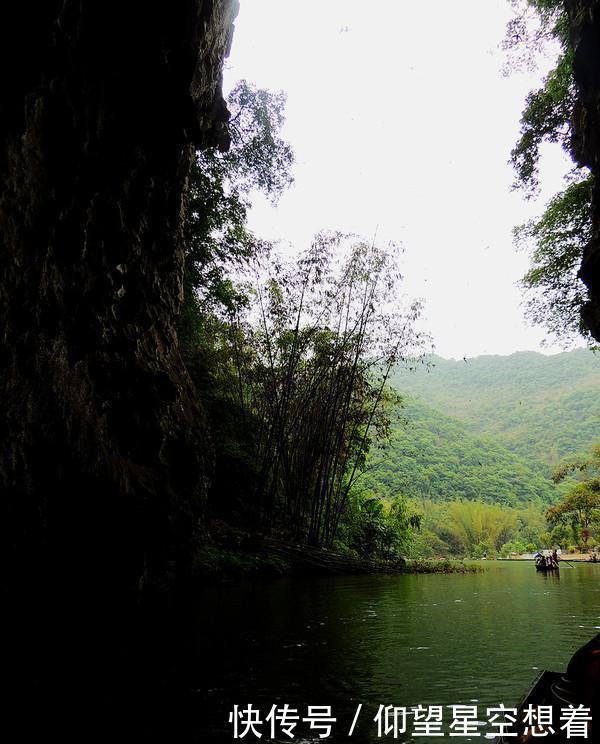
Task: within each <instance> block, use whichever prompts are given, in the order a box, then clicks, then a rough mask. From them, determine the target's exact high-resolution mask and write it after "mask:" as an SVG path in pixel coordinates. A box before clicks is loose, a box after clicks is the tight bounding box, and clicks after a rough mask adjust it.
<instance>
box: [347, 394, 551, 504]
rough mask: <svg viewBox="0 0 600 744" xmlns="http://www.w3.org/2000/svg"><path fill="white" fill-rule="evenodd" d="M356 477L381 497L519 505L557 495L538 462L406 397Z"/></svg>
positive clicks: (547, 502)
mask: <svg viewBox="0 0 600 744" xmlns="http://www.w3.org/2000/svg"><path fill="white" fill-rule="evenodd" d="M361 480H362V485H363V486H364V487H365V488H366V489H368V490H371V491H373V493H375V494H377V495H380V496H383V497H384V498H392V497H394V496H396V495H398V494H402V495H404V496H405V497H409V498H412V499H418V500H422V499H430V500H432V501H449V500H455V499H468V500H470V501H483V502H486V503H497V504H503V505H507V506H508V505H510V506H523V505H524V504H538V505H542V504H544V505H547V504H549V503H551V502H553V501H554V500H555V499H556V498H557V496H558V489H557V486H555V485H554V484H553V483H552V481H551V480H550V479H549V478H548V477H546V476H545V474H544V473H543V465H541V464H540V463H538V462H536V461H535V460H532V459H527V458H525V457H523V456H521V455H519V454H517V453H514V452H511V451H510V450H508V449H507V448H506V447H505V446H504V445H503V444H501V443H500V442H499V441H498V440H494V439H493V438H491V437H487V436H481V435H479V434H474V433H471V432H469V431H468V430H467V428H466V426H465V425H464V424H463V423H462V422H461V421H458V420H457V419H454V418H451V417H450V416H447V415H446V414H443V413H440V412H439V411H436V410H434V409H433V408H431V407H430V406H428V405H426V404H425V403H423V402H422V401H420V400H417V399H416V398H412V397H405V399H404V407H403V409H402V411H401V412H400V414H399V415H398V417H397V419H396V421H395V422H394V425H393V433H392V437H391V440H390V442H389V443H388V444H386V445H382V446H381V447H377V448H375V447H374V448H373V450H372V453H371V456H370V467H369V469H368V470H367V471H366V472H365V473H364V475H363V477H362V479H361Z"/></svg>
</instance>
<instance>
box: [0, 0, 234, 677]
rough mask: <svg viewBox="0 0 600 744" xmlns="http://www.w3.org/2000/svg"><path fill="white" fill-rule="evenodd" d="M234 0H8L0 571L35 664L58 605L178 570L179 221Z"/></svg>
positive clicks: (106, 610) (177, 575)
mask: <svg viewBox="0 0 600 744" xmlns="http://www.w3.org/2000/svg"><path fill="white" fill-rule="evenodd" d="M235 11H236V0H180V1H179V2H170V3H166V2H157V3H152V2H146V1H144V2H142V1H141V0H133V1H132V2H125V3H124V2H119V3H117V2H115V1H114V0H103V2H101V3H96V2H92V1H91V0H89V1H88V0H83V2H81V0H60V1H58V0H48V2H45V3H41V4H40V3H36V2H32V0H26V1H24V2H20V3H5V4H4V5H3V6H2V11H0V13H1V14H2V16H3V17H2V23H1V24H0V26H1V31H0V34H2V36H3V38H2V42H3V43H2V52H0V54H2V56H3V59H2V74H3V85H2V89H3V93H2V96H3V106H2V117H0V132H1V148H0V153H1V154H0V158H1V167H0V172H1V173H2V182H1V183H0V241H1V242H2V249H1V251H0V324H1V332H2V336H1V338H2V342H1V343H2V345H1V347H0V364H1V374H0V400H1V401H2V416H1V417H0V491H1V504H2V506H1V513H0V525H1V527H0V530H1V531H2V532H1V542H2V549H3V551H5V554H4V555H3V559H2V567H1V571H2V573H3V580H2V586H3V590H4V592H5V599H6V600H7V601H8V602H9V603H10V607H11V609H12V610H13V619H14V622H15V627H17V626H18V627H19V628H20V630H21V631H22V630H23V627H29V630H30V633H31V640H32V644H31V646H30V648H29V652H30V653H29V655H30V656H31V657H34V656H35V657H36V663H35V666H36V668H37V667H38V666H39V664H38V662H39V654H43V653H44V649H47V648H48V647H49V646H51V645H52V644H53V643H56V642H59V641H57V640H56V639H55V638H51V637H50V636H49V634H51V633H53V632H55V631H57V628H59V627H61V626H62V625H63V620H64V617H65V616H66V615H67V609H66V608H70V609H71V610H72V609H73V607H74V606H75V605H76V606H77V608H78V612H79V613H80V614H78V615H77V620H78V623H73V626H72V627H71V628H70V631H69V632H71V633H73V632H74V629H75V627H76V626H77V627H85V622H86V619H87V618H86V616H85V612H86V611H87V609H88V608H89V607H91V606H92V605H93V606H94V608H95V609H94V612H96V613H100V614H104V615H105V616H106V617H109V616H110V617H113V618H115V617H122V614H120V613H122V612H123V611H124V610H125V609H126V608H127V607H130V606H132V605H136V606H137V603H138V601H139V599H140V598H143V597H144V596H146V595H156V594H159V593H160V592H163V591H164V590H166V589H171V588H173V587H174V586H176V585H177V583H178V582H179V581H180V580H182V579H185V576H186V575H187V573H188V572H189V568H190V561H191V558H192V554H193V543H194V540H195V539H196V537H197V531H198V529H199V525H200V524H201V513H202V500H203V496H204V490H205V487H206V480H207V477H208V475H209V472H210V446H209V441H208V436H207V432H206V430H205V427H204V425H203V418H202V412H201V410H199V408H198V405H197V403H196V401H195V398H194V394H193V390H192V386H191V383H190V380H189V378H188V375H187V373H186V370H185V368H184V366H183V364H182V361H181V358H180V355H179V351H178V346H177V338H176V334H175V331H174V321H175V318H176V315H177V313H178V311H179V307H180V304H181V302H182V263H183V255H182V247H181V241H180V219H181V212H182V205H183V199H184V198H185V187H186V180H187V174H188V169H189V166H190V162H191V158H192V156H193V151H194V147H195V146H205V145H208V144H219V145H220V146H222V147H227V144H228V135H227V126H226V124H227V118H228V112H227V109H226V106H225V103H224V101H223V99H222V95H221V71H222V64H223V59H224V56H225V55H226V54H227V52H228V48H229V44H230V40H231V34H232V22H233V18H234V15H235ZM9 49H10V50H11V52H9V51H8V50H9ZM14 49H16V50H18V51H17V53H16V55H15V53H14V52H13V51H12V50H14ZM9 54H10V56H9ZM54 616H55V617H56V622H55V623H52V617H54ZM49 628H52V630H49ZM21 661H22V664H24V665H25V666H26V662H25V657H22V659H21ZM26 673H27V674H29V675H30V676H31V674H32V671H31V669H28V670H27V672H26Z"/></svg>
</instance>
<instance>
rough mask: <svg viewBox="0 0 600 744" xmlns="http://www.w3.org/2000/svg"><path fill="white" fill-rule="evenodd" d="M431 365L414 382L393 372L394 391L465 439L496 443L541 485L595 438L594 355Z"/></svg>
mask: <svg viewBox="0 0 600 744" xmlns="http://www.w3.org/2000/svg"><path fill="white" fill-rule="evenodd" d="M429 362H430V364H429V365H421V366H420V367H417V368H416V369H415V371H414V372H413V373H411V374H405V373H403V372H402V370H400V369H398V370H397V371H396V372H395V373H394V374H393V375H392V377H391V384H392V385H394V386H395V387H396V388H397V389H398V390H400V391H402V392H404V393H406V394H410V395H411V396H413V397H417V396H418V397H419V398H420V399H422V400H423V401H426V402H427V405H428V406H429V407H430V408H433V409H435V410H436V411H438V412H441V413H443V414H445V415H446V416H450V417H452V418H453V419H456V420H457V421H458V422H459V423H460V424H462V426H463V427H464V429H466V431H467V433H468V434H469V435H475V436H476V437H485V438H486V439H493V441H494V442H495V443H496V444H497V445H499V446H503V447H505V448H507V449H508V450H510V452H512V453H514V454H515V455H517V456H518V458H519V461H520V462H521V463H522V464H524V465H525V466H526V467H527V468H528V469H529V470H530V471H532V472H533V473H535V474H540V475H542V476H543V477H544V479H547V478H548V477H550V476H551V475H552V472H553V471H554V469H555V468H556V467H558V465H559V464H560V462H561V461H562V460H563V459H565V458H572V457H573V456H575V455H578V454H579V453H581V452H585V451H586V450H588V449H589V448H590V446H591V444H592V442H594V441H595V439H596V438H597V435H598V431H599V430H600V405H599V404H598V400H599V395H600V358H599V357H598V356H597V354H595V353H593V352H592V351H589V350H587V349H575V350H573V351H570V352H565V353H562V354H554V355H551V356H546V355H544V354H537V353H535V352H518V353H515V354H511V355H510V356H504V357H503V356H481V357H476V358H473V359H468V360H467V361H466V362H464V361H462V360H460V361H454V360H449V359H442V358H440V357H432V358H430V360H429ZM463 433H464V430H456V434H455V437H456V438H460V437H462V436H463ZM404 493H406V491H404ZM546 503H547V504H549V503H550V502H549V501H548V502H546Z"/></svg>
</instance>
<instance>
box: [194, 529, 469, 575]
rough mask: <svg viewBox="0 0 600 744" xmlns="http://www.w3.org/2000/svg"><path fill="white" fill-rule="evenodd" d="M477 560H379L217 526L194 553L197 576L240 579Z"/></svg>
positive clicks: (396, 570)
mask: <svg viewBox="0 0 600 744" xmlns="http://www.w3.org/2000/svg"><path fill="white" fill-rule="evenodd" d="M481 570H483V569H482V567H481V566H480V565H478V564H475V563H472V562H465V561H461V560H447V559H439V560H438V559H428V560H405V559H403V558H398V559H395V560H382V559H374V558H363V557H360V556H357V555H356V554H353V553H351V552H350V551H348V552H341V551H336V550H328V549H326V548H317V547H314V546H310V545H306V544H303V543H295V542H290V541H285V540H281V539H275V538H272V537H262V538H256V537H251V536H249V535H247V534H246V533H242V532H238V531H232V530H229V529H227V530H223V529H222V526H220V530H219V531H218V532H217V534H216V536H215V537H213V538H212V539H211V540H210V541H209V542H207V544H206V545H205V546H204V547H203V549H202V550H201V551H200V552H199V553H198V555H197V559H196V565H195V573H196V575H197V576H199V577H200V578H203V579H208V580H232V579H238V578H245V577H257V578H263V577H264V578H272V577H277V576H286V575H291V574H295V575H298V574H299V575H310V574H315V575H344V574H346V575H356V574H400V573H426V574H431V573H444V574H448V573H473V572H477V571H481Z"/></svg>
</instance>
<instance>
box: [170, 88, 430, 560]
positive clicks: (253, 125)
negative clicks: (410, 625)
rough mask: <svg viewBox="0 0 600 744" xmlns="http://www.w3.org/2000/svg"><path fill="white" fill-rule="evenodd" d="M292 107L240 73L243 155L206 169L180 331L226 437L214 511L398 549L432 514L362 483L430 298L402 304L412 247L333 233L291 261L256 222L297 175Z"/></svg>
mask: <svg viewBox="0 0 600 744" xmlns="http://www.w3.org/2000/svg"><path fill="white" fill-rule="evenodd" d="M284 103H285V98H284V96H283V95H282V94H273V93H270V92H268V91H262V90H258V89H256V88H253V87H252V86H249V85H248V84H247V83H244V82H242V83H240V84H238V85H237V86H236V87H235V88H234V90H233V92H232V94H231V96H230V99H229V106H230V109H231V113H232V120H231V134H232V147H231V149H230V151H229V152H228V153H220V152H218V151H215V150H212V151H207V152H204V153H202V154H201V155H199V156H198V166H197V168H196V169H195V170H194V172H193V179H192V184H191V186H192V188H191V198H190V202H189V205H188V213H187V221H186V273H185V282H184V284H185V286H184V289H185V308H184V312H183V314H182V317H181V322H180V327H179V333H180V338H181V341H182V348H183V351H184V355H185V359H186V363H187V366H188V369H189V370H190V373H191V375H192V377H193V379H194V382H195V384H196V386H197V388H198V389H199V391H200V392H201V394H202V399H203V400H204V401H205V406H206V409H207V411H206V412H207V415H208V417H209V419H210V423H211V431H212V433H213V445H214V453H215V460H216V467H215V473H214V478H213V481H212V484H211V489H210V497H209V504H208V508H209V514H210V516H212V517H213V518H222V519H224V520H225V519H226V520H228V521H230V522H231V523H233V524H237V525H238V526H240V527H243V528H248V529H250V530H251V531H252V532H254V533H271V534H273V533H274V534H278V535H280V536H284V537H288V538H290V539H293V540H301V541H304V542H306V543H308V544H311V545H316V546H319V545H322V546H331V545H333V543H334V541H337V543H338V544H341V545H342V546H343V547H344V549H346V550H351V551H354V552H355V553H356V554H357V555H362V556H365V557H371V556H375V557H381V558H385V559H388V558H391V557H394V556H397V555H400V553H401V551H402V549H403V547H404V544H405V539H406V534H407V533H408V531H410V530H411V529H412V528H414V527H416V526H417V525H418V517H417V516H416V515H408V516H407V515H406V514H405V513H404V512H403V511H402V505H401V503H400V501H398V503H397V504H395V505H393V507H392V508H391V509H390V510H389V511H388V510H386V511H385V514H384V512H383V511H379V512H378V510H377V508H376V507H375V506H374V505H373V504H372V503H371V502H369V501H368V500H364V499H362V500H361V497H360V496H359V495H357V494H356V493H355V492H354V485H355V482H356V479H357V477H358V476H359V474H360V473H361V472H362V470H363V468H364V465H365V459H366V455H367V453H368V451H369V448H370V446H371V442H372V441H373V440H382V439H385V438H386V437H387V436H388V434H389V425H390V424H389V411H390V410H392V407H393V404H394V402H395V400H396V398H397V396H396V394H395V393H393V392H392V390H391V389H390V388H389V387H388V385H387V379H388V376H389V374H390V371H391V370H392V369H393V368H394V367H395V366H396V365H397V364H398V363H399V362H400V361H401V360H403V359H404V358H405V357H406V356H407V355H411V356H412V355H415V354H417V355H418V354H419V353H420V347H421V344H422V341H423V339H422V338H421V337H420V335H419V334H418V333H417V332H416V331H415V330H414V322H415V320H416V319H417V317H418V316H419V313H420V306H419V304H418V303H413V304H411V305H408V306H406V307H405V306H404V305H403V302H402V300H401V297H400V288H401V276H400V271H399V261H400V256H401V251H400V249H399V247H398V246H394V245H385V246H379V245H378V244H376V243H375V242H368V241H365V240H362V239H360V238H358V237H356V236H349V235H341V234H336V233H331V234H321V235H317V236H316V237H315V239H314V241H313V243H312V245H311V246H310V247H309V248H308V249H307V250H306V251H305V252H303V253H302V254H300V255H299V256H298V257H296V258H294V259H290V260H286V261H284V260H283V259H282V258H281V257H279V256H277V255H276V253H275V251H274V249H273V246H271V245H268V244H266V243H264V242H263V241H260V240H259V239H258V238H257V237H256V236H255V235H253V234H252V232H251V231H250V230H249V229H248V226H247V212H248V208H249V199H250V195H251V192H252V191H253V190H259V191H262V192H263V193H264V194H266V195H267V196H268V197H270V198H271V199H273V200H276V199H277V198H279V197H280V195H281V194H282V192H283V190H284V189H285V187H286V186H287V185H289V184H290V183H291V181H292V176H291V165H292V163H293V153H292V152H291V150H290V148H289V145H288V144H287V143H286V142H285V141H284V140H283V139H282V138H281V136H280V130H281V126H282V124H283V108H284ZM340 525H342V526H340Z"/></svg>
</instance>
